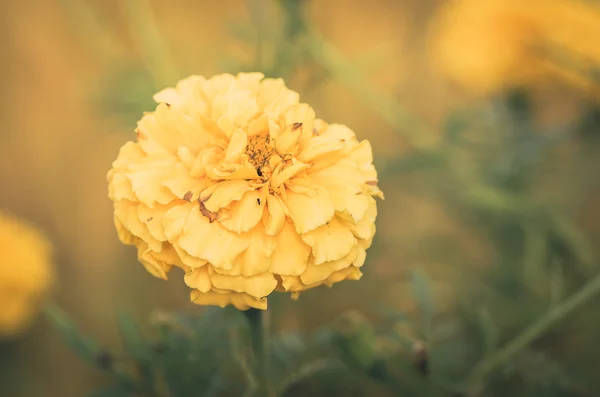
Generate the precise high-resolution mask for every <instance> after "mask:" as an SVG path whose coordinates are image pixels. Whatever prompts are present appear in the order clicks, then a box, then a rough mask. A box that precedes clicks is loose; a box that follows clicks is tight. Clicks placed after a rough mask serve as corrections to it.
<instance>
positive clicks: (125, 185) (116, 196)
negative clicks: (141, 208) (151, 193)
mask: <svg viewBox="0 0 600 397" xmlns="http://www.w3.org/2000/svg"><path fill="white" fill-rule="evenodd" d="M111 171H112V170H111ZM108 197H109V198H110V199H111V200H129V201H137V199H138V198H137V197H136V196H135V193H133V186H132V185H131V180H130V179H129V178H128V177H127V175H125V174H123V173H121V172H111V174H110V177H109V185H108Z"/></svg>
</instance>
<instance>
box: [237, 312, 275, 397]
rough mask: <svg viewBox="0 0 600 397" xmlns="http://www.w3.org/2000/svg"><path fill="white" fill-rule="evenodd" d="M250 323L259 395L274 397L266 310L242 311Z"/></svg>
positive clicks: (260, 396) (261, 396)
mask: <svg viewBox="0 0 600 397" xmlns="http://www.w3.org/2000/svg"><path fill="white" fill-rule="evenodd" d="M244 315H245V316H246V318H247V319H248V323H249V324H250V338H251V343H252V349H253V350H254V355H255V357H256V379H257V382H258V393H257V395H258V396H259V397H275V392H274V390H273V388H272V387H271V383H270V379H269V373H270V368H269V365H270V363H269V357H270V352H269V334H268V330H269V324H268V317H267V316H268V312H267V311H266V310H259V309H249V310H246V311H245V312H244Z"/></svg>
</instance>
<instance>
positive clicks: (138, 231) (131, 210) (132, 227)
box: [114, 200, 162, 251]
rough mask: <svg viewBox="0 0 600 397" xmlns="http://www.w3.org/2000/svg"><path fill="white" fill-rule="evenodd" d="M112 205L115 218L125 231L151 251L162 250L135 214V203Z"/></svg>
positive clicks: (123, 202) (118, 202)
mask: <svg viewBox="0 0 600 397" xmlns="http://www.w3.org/2000/svg"><path fill="white" fill-rule="evenodd" d="M114 205H115V218H116V219H118V221H119V222H120V224H121V225H122V226H123V227H124V228H125V229H127V230H128V231H129V232H130V233H131V234H133V235H134V236H136V237H139V238H140V239H142V240H143V241H144V242H146V244H148V246H149V247H150V248H151V249H152V250H153V251H160V250H161V249H162V243H161V242H160V241H158V240H157V239H155V238H154V237H152V236H151V235H150V232H149V231H148V228H147V227H146V225H145V224H144V223H143V222H141V221H140V219H139V217H138V213H137V206H138V204H137V203H135V202H131V201H126V200H120V201H117V202H116V203H115V204H114Z"/></svg>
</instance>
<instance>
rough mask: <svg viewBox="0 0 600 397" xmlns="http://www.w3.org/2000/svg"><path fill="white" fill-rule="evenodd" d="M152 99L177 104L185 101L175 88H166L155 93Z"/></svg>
mask: <svg viewBox="0 0 600 397" xmlns="http://www.w3.org/2000/svg"><path fill="white" fill-rule="evenodd" d="M152 99H154V101H155V102H158V103H168V104H170V105H175V106H179V105H181V104H182V102H183V98H182V97H181V96H180V95H179V93H178V92H177V90H176V89H175V88H165V89H164V90H162V91H159V92H157V93H156V94H154V96H153V97H152Z"/></svg>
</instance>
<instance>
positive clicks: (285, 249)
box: [269, 222, 310, 276]
mask: <svg viewBox="0 0 600 397" xmlns="http://www.w3.org/2000/svg"><path fill="white" fill-rule="evenodd" d="M309 255H310V247H309V246H308V245H306V244H305V243H304V241H302V239H301V238H300V236H299V235H298V233H297V232H296V230H295V229H294V227H293V226H292V224H291V223H290V222H285V224H284V226H283V229H281V232H279V234H278V235H277V236H276V241H275V250H274V251H273V255H272V256H271V269H270V270H269V271H270V272H271V273H274V274H278V275H286V276H297V275H300V274H302V272H304V270H305V269H306V264H307V262H308V256H309Z"/></svg>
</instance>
